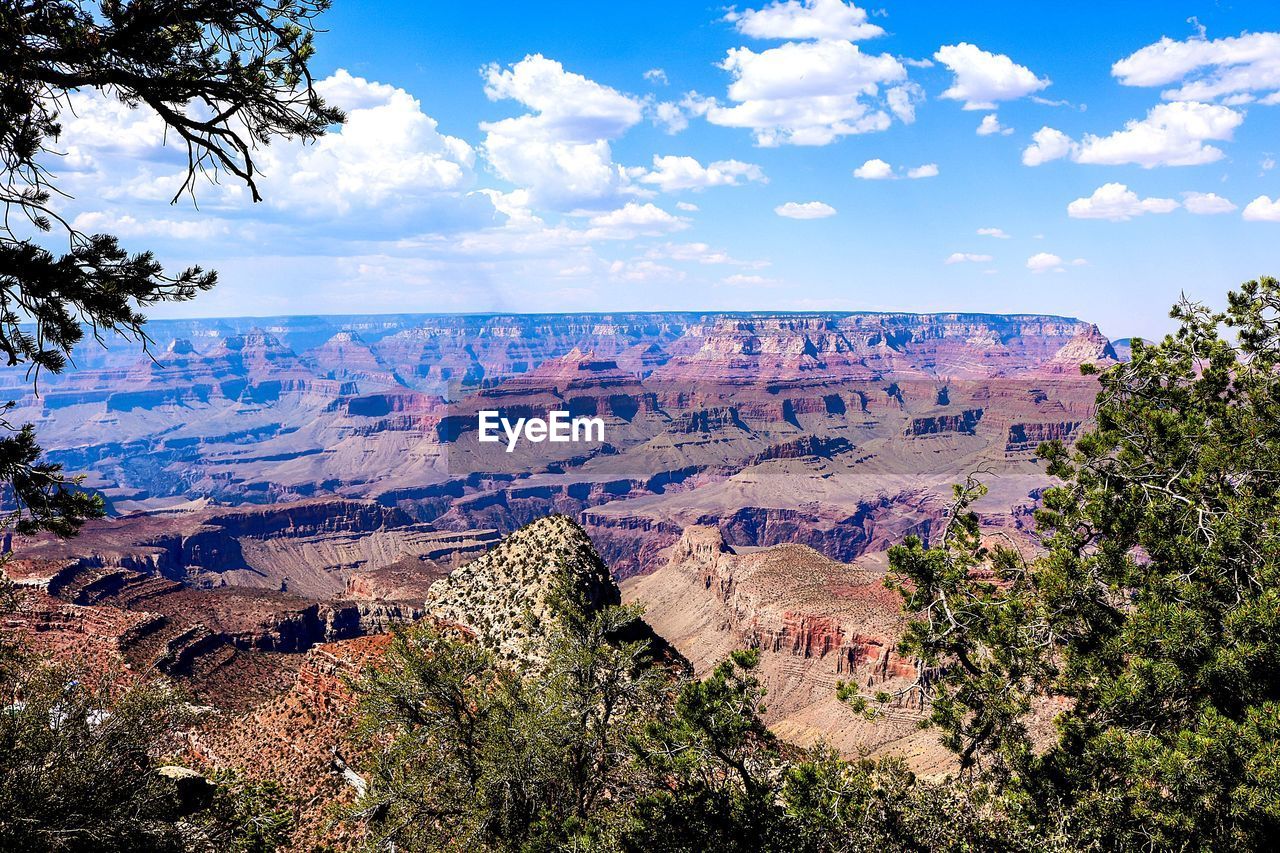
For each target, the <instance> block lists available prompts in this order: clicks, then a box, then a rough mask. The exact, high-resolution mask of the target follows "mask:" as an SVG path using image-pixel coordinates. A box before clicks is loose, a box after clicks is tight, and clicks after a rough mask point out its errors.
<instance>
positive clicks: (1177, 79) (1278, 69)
mask: <svg viewBox="0 0 1280 853" xmlns="http://www.w3.org/2000/svg"><path fill="white" fill-rule="evenodd" d="M1111 73H1112V75H1113V76H1115V77H1116V78H1117V79H1118V80H1119V81H1120V83H1121V84H1123V85H1125V86H1167V85H1169V84H1171V83H1177V84H1180V85H1179V86H1178V87H1177V88H1173V89H1168V90H1166V91H1164V92H1162V93H1161V94H1162V97H1164V98H1165V99H1166V100H1171V101H1206V100H1214V99H1217V98H1222V97H1224V96H1230V95H1240V94H1243V93H1253V92H1270V93H1271V94H1272V95H1274V94H1275V93H1276V92H1278V91H1280V33H1244V34H1242V35H1239V36H1233V37H1229V38H1221V39H1213V40H1212V41H1210V40H1207V39H1205V38H1203V37H1200V38H1189V39H1187V40H1185V41H1174V40H1173V39H1170V38H1168V37H1165V38H1162V39H1160V41H1158V42H1156V43H1155V44H1150V45H1147V46H1146V47H1144V48H1142V49H1141V50H1138V51H1136V52H1134V53H1132V54H1130V55H1129V56H1126V57H1125V58H1124V59H1121V60H1120V61H1118V62H1116V63H1115V64H1114V65H1112V66H1111ZM1237 103H1240V101H1237Z"/></svg>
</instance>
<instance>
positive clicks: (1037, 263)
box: [1027, 252, 1089, 273]
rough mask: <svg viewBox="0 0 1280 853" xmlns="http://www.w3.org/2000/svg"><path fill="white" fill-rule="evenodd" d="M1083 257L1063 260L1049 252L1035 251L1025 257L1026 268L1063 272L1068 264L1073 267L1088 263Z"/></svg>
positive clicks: (1038, 270)
mask: <svg viewBox="0 0 1280 853" xmlns="http://www.w3.org/2000/svg"><path fill="white" fill-rule="evenodd" d="M1088 263H1089V262H1088V261H1086V260H1085V259H1084V258H1076V259H1075V260H1073V261H1064V260H1062V258H1060V257H1059V256H1057V255H1055V254H1052V253H1050V252H1037V253H1036V254H1034V255H1032V256H1031V257H1029V258H1027V269H1029V270H1031V271H1032V272H1033V273H1044V272H1065V270H1066V266H1067V265H1068V264H1070V265H1071V266H1073V267H1082V266H1085V265H1086V264H1088Z"/></svg>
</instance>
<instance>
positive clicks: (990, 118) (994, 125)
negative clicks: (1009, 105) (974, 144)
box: [977, 113, 1013, 136]
mask: <svg viewBox="0 0 1280 853" xmlns="http://www.w3.org/2000/svg"><path fill="white" fill-rule="evenodd" d="M996 133H998V134H1000V135H1001V136H1008V135H1009V134H1011V133H1013V128H1011V127H1005V126H1004V125H1002V124H1001V123H1000V117H999V116H998V115H996V114H995V113H988V114H987V115H984V116H983V117H982V122H981V123H980V124H979V125H978V130H977V134H978V135H979V136H991V135H992V134H996Z"/></svg>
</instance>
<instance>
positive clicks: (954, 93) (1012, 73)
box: [933, 42, 1050, 110]
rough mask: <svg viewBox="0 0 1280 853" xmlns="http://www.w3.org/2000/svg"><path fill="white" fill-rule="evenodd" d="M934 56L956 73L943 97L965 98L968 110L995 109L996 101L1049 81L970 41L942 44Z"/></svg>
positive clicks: (1024, 93)
mask: <svg viewBox="0 0 1280 853" xmlns="http://www.w3.org/2000/svg"><path fill="white" fill-rule="evenodd" d="M933 58H934V59H936V60H938V61H939V62H941V63H942V64H943V65H945V66H947V68H949V69H951V71H952V73H953V74H954V75H955V78H954V79H953V80H952V83H951V88H949V89H947V90H946V91H945V92H943V93H942V95H941V96H940V97H943V98H949V99H951V100H953V101H964V109H966V110H990V109H994V108H995V105H996V102H997V101H1013V100H1017V99H1018V98H1022V97H1025V96H1027V95H1030V94H1031V93H1033V92H1039V91H1040V90H1041V89H1044V88H1045V87H1047V86H1048V85H1049V83H1050V81H1049V78H1047V77H1045V78H1040V77H1037V76H1036V75H1035V73H1034V72H1032V71H1031V69H1029V68H1027V67H1026V66H1024V65H1018V64H1017V63H1016V62H1014V61H1013V60H1012V59H1010V58H1009V57H1007V56H1005V55H1004V54H1002V53H989V52H988V51H985V50H983V49H981V48H980V47H978V46H977V45H973V44H968V43H967V42H961V43H960V44H951V45H943V46H942V47H940V48H938V51H937V52H936V53H935V54H934V55H933Z"/></svg>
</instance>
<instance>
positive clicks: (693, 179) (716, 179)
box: [627, 154, 768, 192]
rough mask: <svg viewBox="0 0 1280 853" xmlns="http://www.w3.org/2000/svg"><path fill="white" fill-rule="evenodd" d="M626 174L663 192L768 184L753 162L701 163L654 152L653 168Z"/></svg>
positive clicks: (630, 170) (638, 169)
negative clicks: (752, 182) (749, 182)
mask: <svg viewBox="0 0 1280 853" xmlns="http://www.w3.org/2000/svg"><path fill="white" fill-rule="evenodd" d="M627 174H628V175H629V176H630V177H632V178H634V179H635V180H637V181H639V182H640V183H642V184H653V185H655V186H656V187H658V189H660V190H662V191H663V192H677V191H679V190H704V189H706V188H707V187H734V186H738V185H740V184H743V183H746V182H748V181H754V182H756V183H768V179H767V178H765V176H764V171H763V170H762V169H761V168H760V167H759V166H757V165H755V164H754V163H743V162H742V161H740V160H716V161H715V162H713V163H708V164H707V165H706V166H703V165H702V164H701V163H699V162H698V161H697V160H696V159H694V158H693V157H676V156H670V155H668V156H665V157H659V156H658V155H656V154H655V155H654V157H653V168H652V169H645V168H644V167H643V166H641V167H637V168H634V169H628V170H627Z"/></svg>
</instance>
